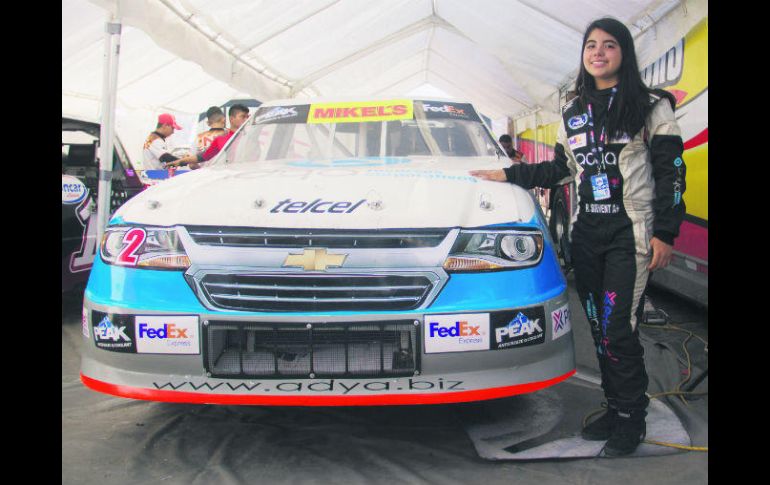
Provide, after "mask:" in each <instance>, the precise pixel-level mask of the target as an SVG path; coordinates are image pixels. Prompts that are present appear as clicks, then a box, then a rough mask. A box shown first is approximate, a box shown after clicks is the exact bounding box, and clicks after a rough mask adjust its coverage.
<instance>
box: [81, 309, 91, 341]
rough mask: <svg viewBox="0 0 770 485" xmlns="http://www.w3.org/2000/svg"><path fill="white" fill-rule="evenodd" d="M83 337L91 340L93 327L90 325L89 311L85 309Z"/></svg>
mask: <svg viewBox="0 0 770 485" xmlns="http://www.w3.org/2000/svg"><path fill="white" fill-rule="evenodd" d="M82 322H83V336H84V337H85V338H91V327H90V325H88V309H87V308H86V307H83V319H82Z"/></svg>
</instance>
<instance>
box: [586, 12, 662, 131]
mask: <svg viewBox="0 0 770 485" xmlns="http://www.w3.org/2000/svg"><path fill="white" fill-rule="evenodd" d="M595 29H601V30H603V31H605V32H607V33H608V34H610V35H611V36H613V37H615V39H617V41H618V45H619V46H620V53H621V54H622V56H623V60H622V61H621V63H620V70H619V71H618V84H617V86H618V92H617V94H616V95H615V100H614V101H613V102H612V110H610V112H609V114H608V117H607V133H609V134H610V135H611V136H616V137H617V136H621V135H622V134H623V133H628V134H629V135H630V136H634V135H635V134H636V133H637V132H638V131H639V130H640V129H641V128H642V126H644V120H645V119H646V118H647V115H648V114H649V113H650V111H651V110H652V106H653V103H652V102H651V101H650V94H651V93H654V94H656V95H658V96H662V97H665V98H666V99H668V101H669V102H670V103H671V108H672V109H673V108H674V107H675V106H676V98H674V96H673V95H672V94H671V93H669V92H667V91H664V90H662V89H650V88H648V87H647V85H645V84H644V81H642V76H641V74H640V73H639V65H638V64H637V61H636V49H634V38H633V37H632V36H631V32H630V31H629V30H628V28H627V27H626V26H625V25H624V24H623V23H622V22H620V21H618V20H615V19H613V18H610V17H605V18H601V19H598V20H594V21H593V22H591V24H590V25H589V26H588V28H587V29H586V32H585V34H584V35H583V45H582V46H581V49H580V73H579V74H578V77H577V80H576V81H575V90H576V91H577V95H578V98H579V102H580V105H581V107H582V108H583V110H584V111H585V110H586V105H587V104H588V101H587V94H588V93H589V92H591V91H594V90H596V81H595V80H594V77H593V76H592V75H590V74H589V73H588V71H586V68H585V66H584V65H583V51H584V50H585V46H586V42H587V41H588V36H589V35H591V32H593V31H594V30H595Z"/></svg>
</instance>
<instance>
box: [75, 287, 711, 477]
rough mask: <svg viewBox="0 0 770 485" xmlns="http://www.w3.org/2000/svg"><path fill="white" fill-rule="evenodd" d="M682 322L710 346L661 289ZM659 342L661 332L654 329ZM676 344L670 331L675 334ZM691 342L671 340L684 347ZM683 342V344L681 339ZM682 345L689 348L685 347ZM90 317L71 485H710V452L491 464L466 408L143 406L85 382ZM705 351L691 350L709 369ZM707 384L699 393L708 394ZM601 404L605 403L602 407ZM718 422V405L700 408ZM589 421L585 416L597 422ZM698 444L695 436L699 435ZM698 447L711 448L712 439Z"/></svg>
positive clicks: (586, 357)
mask: <svg viewBox="0 0 770 485" xmlns="http://www.w3.org/2000/svg"><path fill="white" fill-rule="evenodd" d="M568 282H569V286H570V298H571V300H570V303H571V306H572V308H573V309H575V310H573V313H572V314H573V322H572V327H573V331H574V334H575V345H576V359H577V364H578V371H579V372H580V373H583V374H586V375H591V374H593V375H596V374H597V371H598V369H597V364H596V361H595V360H596V359H595V356H594V349H593V343H592V341H591V337H590V333H589V330H588V323H587V322H586V321H585V318H584V317H582V312H579V311H576V310H577V309H579V308H580V305H579V302H578V300H577V297H576V294H575V292H574V281H573V280H572V277H571V276H570V277H568ZM650 295H651V297H652V299H653V302H654V303H655V305H656V306H657V307H658V308H663V309H664V310H665V311H666V312H667V313H668V314H669V315H670V316H671V318H672V323H674V324H676V325H678V326H680V327H683V328H686V329H688V330H690V331H693V332H695V333H696V334H697V335H699V336H701V337H702V338H704V339H705V340H708V316H707V312H706V311H705V310H703V309H700V308H698V307H696V306H693V305H692V304H689V303H687V302H685V301H682V300H681V299H678V298H677V297H675V296H671V295H669V294H666V293H665V292H662V291H659V290H656V289H654V288H653V289H652V290H651V293H650ZM643 332H647V333H648V334H650V335H653V334H661V335H663V333H664V331H663V330H659V329H647V328H644V329H643ZM669 333H670V332H669ZM684 337H685V335H681V336H665V338H668V339H669V340H670V341H671V342H672V345H673V342H681V341H682V340H684ZM672 339H673V340H672ZM677 339H678V340H677ZM81 341H82V339H81V338H80V308H79V307H78V305H77V302H74V303H70V304H68V305H64V304H63V307H62V483H63V484H88V483H94V484H96V483H98V484H103V483H111V484H113V483H132V484H144V483H147V484H150V483H153V484H154V483H185V484H188V483H196V484H208V483H212V484H213V483H216V484H219V483H225V484H241V483H276V482H277V483H335V484H337V483H387V484H393V483H441V484H445V483H448V484H452V483H458V484H460V483H463V484H465V483H476V482H478V483H488V484H491V483H522V484H537V485H542V484H548V483H559V484H601V483H612V484H617V483H624V484H637V483H639V484H646V483H655V484H669V483H670V484H702V483H707V482H708V453H703V452H681V453H678V454H673V455H668V456H653V457H646V458H615V459H607V458H592V459H577V460H544V461H533V462H524V463H521V462H490V461H485V460H482V459H481V458H479V457H478V455H477V454H476V452H475V449H474V447H473V444H472V443H471V441H470V439H469V438H468V436H467V434H466V433H465V431H464V429H463V423H462V422H461V421H460V419H461V417H462V413H458V412H457V407H456V406H451V405H445V406H399V407H390V408H383V407H370V408H289V407H283V408H275V407H244V406H208V405H185V404H167V403H158V402H145V401H134V400H130V399H123V398H117V397H111V396H108V395H104V394H99V393H96V392H93V391H91V390H89V389H86V388H85V387H84V386H83V385H82V384H81V383H80V380H79V355H80V354H79V345H80V344H81ZM702 348H703V345H702V344H698V343H695V342H694V341H691V342H690V344H688V349H689V350H690V352H691V353H692V355H693V362H694V363H695V364H696V366H698V367H700V368H706V367H707V366H708V360H707V355H706V354H705V353H704V352H703V351H702ZM707 386H708V379H706V380H705V381H704V382H703V384H702V385H701V386H699V388H698V389H697V390H699V391H703V390H707ZM597 404H598V403H597ZM698 406H699V409H701V410H703V409H704V408H705V418H706V423H707V418H708V397H705V398H701V399H700V400H699V402H698ZM588 411H589V410H586V412H588ZM691 435H692V434H691ZM698 439H699V440H701V441H702V440H704V439H705V443H703V442H700V443H695V444H698V445H702V446H708V443H707V440H708V429H707V424H706V430H705V438H704V434H703V433H702V430H701V432H700V433H699V435H698Z"/></svg>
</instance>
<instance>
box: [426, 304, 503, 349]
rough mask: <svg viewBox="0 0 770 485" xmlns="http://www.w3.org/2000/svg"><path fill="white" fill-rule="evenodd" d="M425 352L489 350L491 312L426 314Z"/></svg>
mask: <svg viewBox="0 0 770 485" xmlns="http://www.w3.org/2000/svg"><path fill="white" fill-rule="evenodd" d="M424 333H425V353H426V354H432V353H438V352H466V351H469V350H489V313H464V314H457V315H426V316H425V332H424Z"/></svg>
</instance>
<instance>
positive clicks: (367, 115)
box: [307, 99, 414, 123]
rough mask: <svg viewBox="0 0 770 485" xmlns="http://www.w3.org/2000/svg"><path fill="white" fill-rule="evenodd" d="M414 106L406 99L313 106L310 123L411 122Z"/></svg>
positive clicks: (311, 107) (309, 115) (309, 116)
mask: <svg viewBox="0 0 770 485" xmlns="http://www.w3.org/2000/svg"><path fill="white" fill-rule="evenodd" d="M413 115H414V104H413V103H412V101H409V100H406V99H393V100H389V101H371V102H356V103H321V104H311V105H310V113H309V114H308V117H307V122H308V123H362V122H365V121H392V120H410V119H412V117H413Z"/></svg>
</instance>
